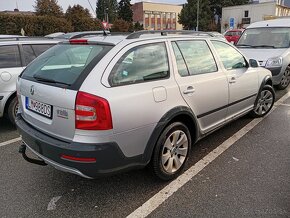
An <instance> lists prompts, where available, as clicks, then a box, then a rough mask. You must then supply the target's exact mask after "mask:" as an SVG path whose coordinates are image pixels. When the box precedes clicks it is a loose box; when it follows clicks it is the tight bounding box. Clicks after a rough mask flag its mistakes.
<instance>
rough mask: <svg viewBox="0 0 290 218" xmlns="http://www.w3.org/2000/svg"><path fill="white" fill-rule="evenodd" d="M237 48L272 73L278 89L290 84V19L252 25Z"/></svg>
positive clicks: (244, 33) (241, 38)
mask: <svg viewBox="0 0 290 218" xmlns="http://www.w3.org/2000/svg"><path fill="white" fill-rule="evenodd" d="M237 47H238V48H239V49H240V50H241V51H242V52H243V53H244V54H245V55H246V56H247V57H248V58H252V59H256V60H257V61H258V62H259V64H260V66H262V67H265V68H267V69H269V70H270V71H271V72H272V76H273V84H274V85H276V86H277V88H278V89H285V88H287V86H288V85H289V83H290V18H281V19H275V20H267V21H260V22H256V23H253V24H251V25H250V26H248V27H247V29H246V30H245V31H244V32H243V35H242V36H241V37H240V39H239V41H238V43H237Z"/></svg>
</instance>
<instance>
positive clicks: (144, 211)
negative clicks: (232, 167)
mask: <svg viewBox="0 0 290 218" xmlns="http://www.w3.org/2000/svg"><path fill="white" fill-rule="evenodd" d="M289 96H290V92H288V93H286V94H285V95H284V96H283V97H282V98H281V99H280V100H279V101H277V102H276V103H275V105H274V107H273V109H272V110H271V111H270V112H269V114H270V113H272V112H273V111H274V110H275V109H276V108H277V107H278V106H279V105H281V104H283V102H284V101H285V100H286V99H287V98H288V97H289ZM269 114H267V115H266V116H265V117H263V118H257V119H254V120H252V121H251V122H250V123H248V124H247V125H246V126H244V127H243V128H242V129H240V130H239V131H238V132H236V133H235V134H234V135H233V136H232V137H230V138H229V139H227V140H226V141H224V142H223V143H222V144H221V145H219V146H218V147H217V148H216V149H214V150H213V151H212V152H210V153H209V154H208V155H206V156H205V157H204V158H203V159H201V160H200V161H198V162H197V163H196V164H195V165H193V166H192V167H190V168H189V169H188V170H187V171H185V172H184V173H183V174H181V175H180V176H179V177H177V178H176V179H175V180H173V181H172V182H171V183H169V184H168V185H167V186H165V187H164V188H163V189H162V190H161V191H159V192H158V193H157V194H155V195H154V196H153V197H151V198H150V199H149V200H148V201H146V202H145V203H144V204H143V205H142V206H140V207H139V208H137V209H136V210H135V211H134V212H132V213H131V214H130V215H128V216H127V218H135V217H138V218H139V217H146V216H148V215H149V214H150V213H152V212H153V211H154V210H155V209H156V208H158V207H159V206H160V205H161V204H162V203H163V202H165V201H166V200H167V199H168V198H169V197H170V196H171V195H173V194H174V193H175V192H176V191H178V189H180V188H181V187H182V186H184V185H185V184H186V183H187V182H188V181H189V180H191V179H192V178H193V177H194V176H195V175H197V174H198V173H199V172H200V171H201V170H203V169H204V168H205V167H206V166H207V165H209V164H210V163H211V162H212V161H214V160H215V159H216V158H217V157H218V156H220V155H221V154H222V153H223V152H225V151H226V150H227V149H228V148H229V147H231V146H232V145H233V144H234V143H235V142H237V141H238V140H239V139H241V138H242V137H243V136H244V135H246V134H247V133H248V132H249V131H250V130H251V129H253V128H254V127H255V126H256V125H258V124H259V123H260V122H261V121H262V120H263V119H265V118H266V117H267V116H268V115H269Z"/></svg>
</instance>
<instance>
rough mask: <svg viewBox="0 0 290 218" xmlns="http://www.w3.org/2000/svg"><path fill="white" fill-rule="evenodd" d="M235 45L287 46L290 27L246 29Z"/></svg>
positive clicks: (289, 40) (289, 39)
mask: <svg viewBox="0 0 290 218" xmlns="http://www.w3.org/2000/svg"><path fill="white" fill-rule="evenodd" d="M237 46H249V47H255V48H258V47H264V48H289V46H290V28H286V27H271V28H270V27H265V28H253V29H246V30H245V31H244V33H243V35H242V36H241V38H240V40H239V42H238V43H237Z"/></svg>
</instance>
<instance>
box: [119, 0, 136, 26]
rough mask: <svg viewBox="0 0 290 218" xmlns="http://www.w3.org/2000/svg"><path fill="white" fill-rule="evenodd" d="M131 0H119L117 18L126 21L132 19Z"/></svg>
mask: <svg viewBox="0 0 290 218" xmlns="http://www.w3.org/2000/svg"><path fill="white" fill-rule="evenodd" d="M130 1H131V0H121V1H120V2H119V13H118V18H119V19H123V20H125V21H127V22H132V21H133V11H132V9H131V3H130Z"/></svg>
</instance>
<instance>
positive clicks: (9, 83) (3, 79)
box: [0, 45, 23, 92]
mask: <svg viewBox="0 0 290 218" xmlns="http://www.w3.org/2000/svg"><path fill="white" fill-rule="evenodd" d="M22 70H23V67H22V64H21V59H20V54H19V48H18V45H4V46H0V92H15V91H16V79H17V77H18V75H19V74H20V73H21V71H22Z"/></svg>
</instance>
